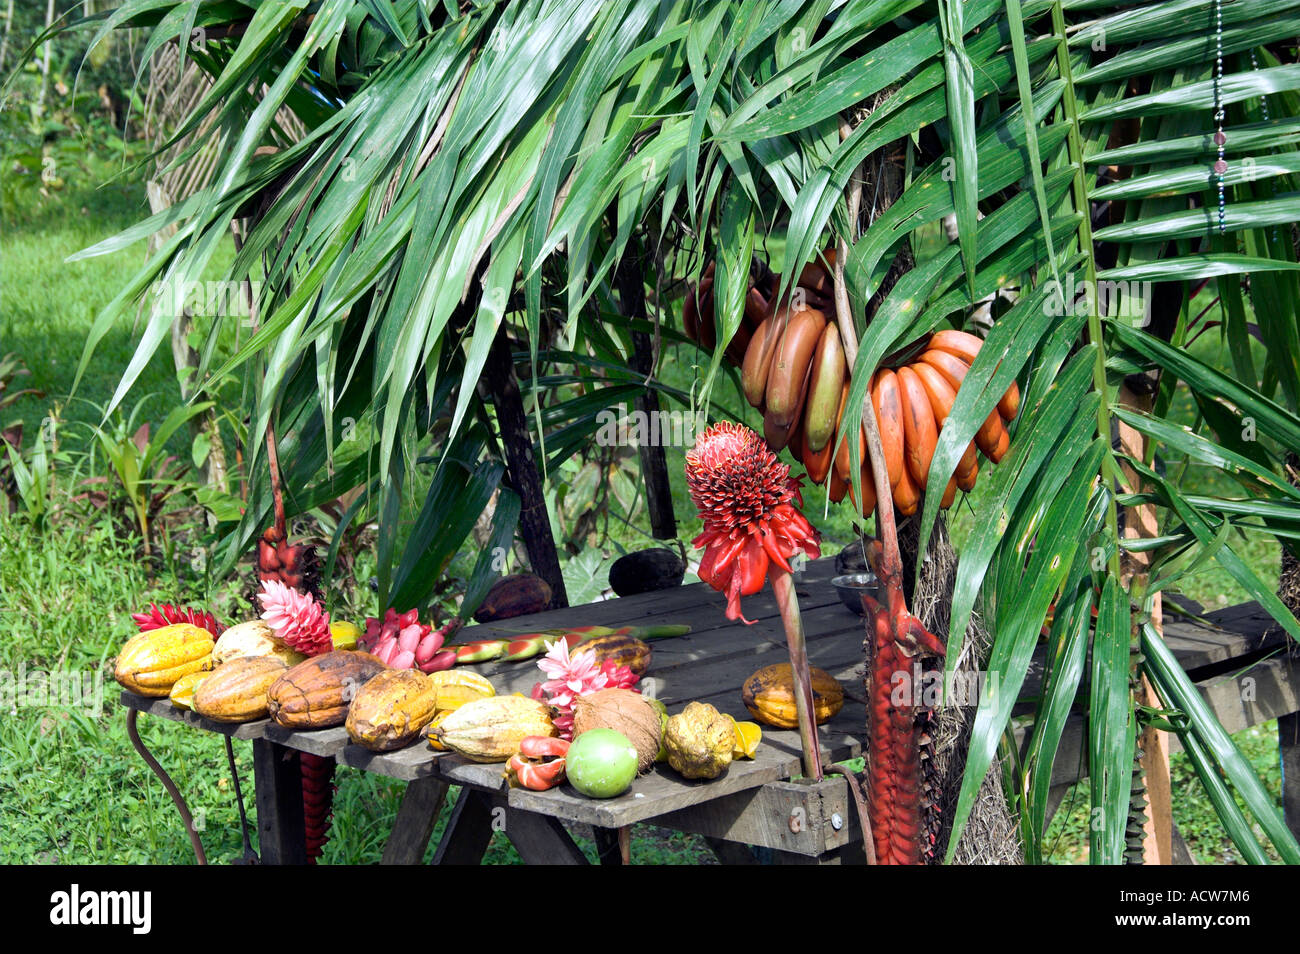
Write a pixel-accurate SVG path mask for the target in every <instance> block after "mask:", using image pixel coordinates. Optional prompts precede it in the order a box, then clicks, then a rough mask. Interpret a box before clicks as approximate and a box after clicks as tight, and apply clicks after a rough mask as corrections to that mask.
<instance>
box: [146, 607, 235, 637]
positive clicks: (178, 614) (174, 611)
mask: <svg viewBox="0 0 1300 954" xmlns="http://www.w3.org/2000/svg"><path fill="white" fill-rule="evenodd" d="M131 618H132V619H133V620H135V623H136V625H137V626H139V627H140V632H142V633H144V632H148V631H149V630H151V629H161V628H162V627H164V626H171V625H172V624H173V623H190V624H191V625H193V626H197V627H198V628H199V629H206V630H207V631H208V632H209V633H211V634H212V638H213V639H216V638H217V637H218V636H220V635H221V632H222V630H224V629H225V628H226V627H224V626H222V625H221V624H220V623H218V622H217V618H216V617H215V616H213V615H212V614H211V613H205V612H203V611H202V610H196V609H194V608H193V607H189V606H187V607H185V609H178V608H177V607H175V606H172V604H171V603H150V604H149V609H148V610H146V611H145V612H143V613H132V614H131Z"/></svg>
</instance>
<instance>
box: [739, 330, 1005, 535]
mask: <svg viewBox="0 0 1300 954" xmlns="http://www.w3.org/2000/svg"><path fill="white" fill-rule="evenodd" d="M758 340H759V339H758V337H757V336H756V337H755V341H758ZM982 344H983V342H982V341H981V340H980V339H979V338H977V337H975V336H974V335H970V334H967V333H966V332H964V331H939V332H936V333H935V334H934V335H932V336H931V337H930V338H929V340H928V341H927V342H926V345H925V350H924V351H923V352H922V353H921V355H920V357H919V358H918V359H917V360H916V361H914V362H912V363H910V364H905V365H902V366H900V367H898V368H897V369H892V368H880V369H879V370H878V371H876V373H875V374H874V375H872V378H871V381H870V383H869V385H868V390H869V392H870V394H871V403H872V406H873V407H874V408H875V412H876V421H877V424H878V425H879V427H880V441H881V447H882V450H883V451H884V454H885V464H886V467H887V469H888V471H889V483H890V487H891V488H892V491H893V497H894V505H895V506H896V507H897V508H898V511H899V512H900V513H902V514H903V515H904V516H910V515H911V514H913V513H915V512H916V510H917V507H918V505H919V503H920V499H921V492H922V490H923V489H924V488H925V484H926V479H927V477H928V476H929V473H930V462H931V460H932V459H933V457H934V450H935V446H936V444H937V443H938V440H939V434H940V432H941V431H942V430H943V426H944V425H945V424H946V423H947V420H948V415H949V414H950V413H951V411H952V406H953V402H954V401H956V399H957V390H958V388H960V387H961V384H962V381H963V380H964V379H965V377H966V373H967V372H968V371H969V370H970V366H971V362H972V361H973V360H974V359H975V355H976V354H978V353H979V349H980V345H982ZM753 350H754V348H753V346H751V351H753ZM764 360H765V359H764V355H763V354H762V353H761V352H758V353H755V355H754V369H755V370H754V375H753V377H752V378H751V377H750V376H749V374H748V371H749V369H750V365H749V362H748V356H747V363H746V366H745V367H746V372H747V373H746V377H745V382H746V397H748V398H749V400H750V401H751V403H755V402H756V398H757V397H758V395H759V390H758V384H759V383H762V382H763V372H762V368H763V367H764ZM767 360H768V362H769V364H768V368H769V370H768V371H767V373H766V382H765V383H766V390H765V391H764V392H763V393H762V396H763V398H764V400H765V402H766V414H765V417H764V436H765V437H766V438H767V440H768V443H769V444H772V446H773V447H774V448H778V444H780V446H787V445H788V449H789V451H790V452H791V454H793V455H794V457H795V458H796V459H798V460H799V461H800V462H802V463H803V465H804V467H805V468H806V469H807V471H808V476H809V477H810V478H811V479H812V481H813V482H814V483H817V484H820V483H822V482H823V481H825V480H826V479H827V478H828V477H829V478H830V498H831V500H832V501H834V502H839V501H840V500H843V499H844V496H845V494H846V493H849V494H850V495H851V484H852V458H851V456H850V447H849V441H851V440H853V435H852V434H850V435H848V436H847V437H846V438H845V440H844V441H842V442H840V440H839V433H840V431H841V430H842V429H843V428H844V427H846V426H847V427H850V428H852V430H853V431H855V432H856V436H857V441H858V459H859V461H860V467H861V474H862V490H863V497H864V498H865V500H864V504H865V506H861V507H857V510H858V512H859V513H861V514H862V515H863V516H868V515H870V514H871V513H872V511H874V510H875V508H876V492H875V483H874V481H873V480H872V477H871V465H870V462H869V461H868V459H867V438H866V433H865V432H864V431H863V429H862V425H861V422H860V421H859V420H858V417H857V415H856V414H850V415H848V416H847V418H846V416H845V412H846V410H847V408H846V406H845V405H846V403H847V401H848V395H849V387H850V384H851V382H850V378H849V369H848V366H847V363H846V361H845V357H844V349H843V347H842V345H841V343H840V338H839V330H838V328H837V326H836V325H835V323H834V322H828V321H825V320H824V319H823V318H822V316H821V315H820V313H817V312H804V313H802V314H799V315H795V316H794V317H793V318H792V319H791V320H790V321H789V323H788V324H787V327H786V328H785V330H784V332H783V333H782V335H781V337H780V338H779V339H778V340H777V342H776V344H775V345H774V346H773V349H772V356H771V357H770V358H769V359H767ZM801 376H802V380H803V381H804V382H805V383H804V384H802V385H800V386H799V387H796V386H795V382H796V381H799V380H801ZM751 380H752V382H753V384H754V390H753V393H751V391H750V387H749V385H750V383H751ZM755 406H760V405H758V404H757V403H755ZM1019 406H1020V391H1019V388H1018V387H1017V385H1016V384H1015V382H1012V384H1011V387H1010V388H1008V389H1007V392H1006V394H1005V395H1003V397H1002V399H1001V400H1000V401H999V402H998V405H997V407H996V408H995V409H994V410H993V411H990V412H989V416H988V419H987V420H985V422H984V423H983V424H982V425H981V426H980V429H979V431H978V433H976V435H975V439H974V440H973V441H971V443H970V445H969V446H968V447H967V449H966V452H965V453H964V454H963V455H962V458H961V460H960V461H959V462H958V463H957V466H956V468H955V470H954V472H953V473H952V474H951V475H949V478H948V486H947V488H946V489H945V491H944V494H943V499H942V501H941V503H940V506H942V507H943V508H945V509H947V508H948V507H950V506H952V503H953V500H954V499H955V498H956V494H957V490H958V489H960V490H963V491H970V490H971V489H972V488H973V487H974V486H975V479H976V477H977V476H978V474H979V465H978V457H977V454H976V451H977V450H978V451H979V452H982V453H983V454H984V456H985V457H987V458H988V459H989V460H991V461H992V462H993V463H995V464H996V463H997V462H998V461H1000V460H1001V459H1002V457H1003V455H1004V454H1006V452H1007V446H1008V444H1009V442H1010V436H1009V435H1008V433H1007V429H1006V425H1005V422H1006V421H1010V420H1011V419H1012V418H1014V417H1015V415H1016V413H1017V411H1018V410H1019ZM791 408H793V411H791V410H790V409H791ZM791 413H793V414H794V415H795V416H794V419H793V420H792V419H791V417H790V415H791ZM774 415H775V420H774V421H773V420H772V419H773V417H774ZM799 415H802V416H801V417H800V416H799ZM846 420H847V421H848V422H849V423H848V424H847V425H846V424H845V421H846ZM769 422H771V423H770V426H769ZM774 441H775V442H774ZM837 443H838V445H839V446H838V449H837V447H836V445H837ZM778 449H779V448H778ZM850 499H852V497H851V496H850ZM853 502H854V504H855V505H856V503H857V501H856V500H854V501H853Z"/></svg>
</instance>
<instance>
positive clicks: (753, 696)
mask: <svg viewBox="0 0 1300 954" xmlns="http://www.w3.org/2000/svg"><path fill="white" fill-rule="evenodd" d="M811 675H812V686H813V714H814V717H815V718H816V720H817V724H818V725H821V724H822V723H824V722H829V721H830V720H831V719H832V718H833V717H834V715H835V713H837V712H839V711H840V709H842V708H843V707H844V689H843V687H842V686H840V684H839V683H838V682H836V681H835V677H834V676H832V675H831V674H830V673H828V672H827V671H826V670H825V669H817V668H815V667H811ZM740 696H741V698H742V699H743V700H744V702H745V708H746V709H748V710H749V711H750V714H751V715H753V716H754V718H755V719H757V720H758V721H759V722H763V723H766V724H767V725H772V726H776V727H777V728H780V729H794V728H798V726H799V717H798V715H797V714H796V711H795V704H794V671H793V670H792V669H791V667H790V664H789V663H788V662H786V663H776V664H774V665H771V666H764V667H763V668H762V669H760V670H759V671H758V672H756V673H754V674H753V675H752V676H750V677H749V678H748V679H746V680H745V685H744V686H743V687H741V690H740Z"/></svg>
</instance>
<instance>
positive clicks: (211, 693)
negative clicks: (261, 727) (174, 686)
mask: <svg viewBox="0 0 1300 954" xmlns="http://www.w3.org/2000/svg"><path fill="white" fill-rule="evenodd" d="M285 668H286V667H285V665H284V660H282V659H277V658H275V657H274V656H244V657H241V658H239V659H232V660H231V661H230V662H228V663H226V664H224V665H222V666H218V667H217V669H216V671H215V672H213V673H212V675H211V676H209V677H208V678H207V679H204V680H203V682H202V683H200V684H199V687H198V689H196V690H195V691H194V711H195V712H197V713H198V714H199V715H201V716H204V717H205V718H208V719H211V720H212V721H213V722H252V721H253V720H255V719H265V718H266V715H267V706H266V690H267V689H269V688H271V683H273V682H275V680H276V679H278V678H279V677H280V674H281V673H283V672H284V670H285Z"/></svg>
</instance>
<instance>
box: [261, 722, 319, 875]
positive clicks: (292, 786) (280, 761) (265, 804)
mask: <svg viewBox="0 0 1300 954" xmlns="http://www.w3.org/2000/svg"><path fill="white" fill-rule="evenodd" d="M253 780H254V786H255V787H256V790H257V850H258V855H259V856H260V857H261V859H262V864H264V865H305V864H306V863H307V843H306V839H305V837H304V830H303V809H302V771H301V769H300V768H299V765H298V752H297V750H296V749H290V748H286V747H285V746H283V745H278V744H277V743H275V742H269V741H267V740H266V739H254V740H253Z"/></svg>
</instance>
